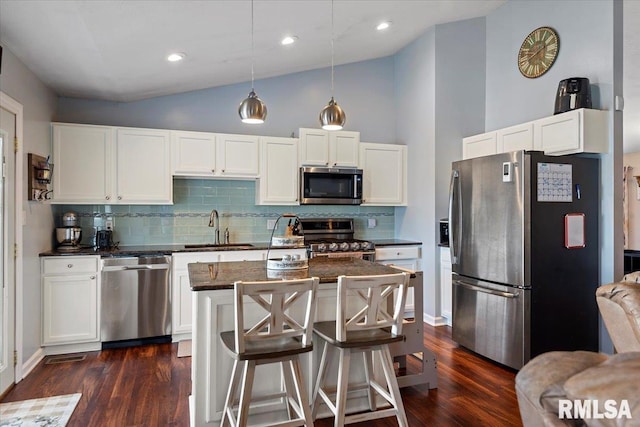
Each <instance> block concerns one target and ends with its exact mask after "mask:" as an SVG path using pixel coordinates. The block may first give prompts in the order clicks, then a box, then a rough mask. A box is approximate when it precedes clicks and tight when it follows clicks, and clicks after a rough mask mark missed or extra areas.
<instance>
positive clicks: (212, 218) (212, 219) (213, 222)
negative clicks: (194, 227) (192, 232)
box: [209, 209, 220, 245]
mask: <svg viewBox="0 0 640 427" xmlns="http://www.w3.org/2000/svg"><path fill="white" fill-rule="evenodd" d="M209 227H215V230H213V233H214V234H213V235H214V242H213V244H214V245H219V244H220V218H219V217H218V211H217V210H215V209H213V210H212V211H211V215H209Z"/></svg>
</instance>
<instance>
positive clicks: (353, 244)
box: [351, 242, 360, 251]
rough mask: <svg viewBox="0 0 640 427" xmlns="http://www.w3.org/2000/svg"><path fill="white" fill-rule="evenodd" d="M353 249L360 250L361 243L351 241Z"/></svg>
mask: <svg viewBox="0 0 640 427" xmlns="http://www.w3.org/2000/svg"><path fill="white" fill-rule="evenodd" d="M351 250H352V251H357V250H360V243H358V242H351Z"/></svg>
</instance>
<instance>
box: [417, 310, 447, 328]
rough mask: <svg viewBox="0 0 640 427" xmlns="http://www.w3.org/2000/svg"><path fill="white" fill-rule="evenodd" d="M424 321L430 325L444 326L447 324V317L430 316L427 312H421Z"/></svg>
mask: <svg viewBox="0 0 640 427" xmlns="http://www.w3.org/2000/svg"><path fill="white" fill-rule="evenodd" d="M422 316H423V319H424V323H427V324H429V325H431V326H444V325H446V324H447V319H446V318H444V317H442V316H431V315H429V314H427V313H423V314H422Z"/></svg>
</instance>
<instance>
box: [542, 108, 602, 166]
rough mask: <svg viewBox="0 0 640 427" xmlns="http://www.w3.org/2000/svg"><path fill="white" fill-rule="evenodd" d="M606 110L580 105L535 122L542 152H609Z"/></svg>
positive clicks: (554, 153) (552, 153)
mask: <svg viewBox="0 0 640 427" xmlns="http://www.w3.org/2000/svg"><path fill="white" fill-rule="evenodd" d="M608 124H609V117H608V112H607V111H600V110H592V109H586V108H581V109H579V110H573V111H567V112H566V113H562V114H557V115H555V116H551V117H546V118H544V119H540V120H536V121H535V122H534V126H535V127H534V139H535V144H536V146H538V147H540V149H541V150H543V151H544V152H545V154H551V155H564V154H576V153H606V152H607V151H609V126H608Z"/></svg>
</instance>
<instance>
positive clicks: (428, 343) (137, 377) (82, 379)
mask: <svg viewBox="0 0 640 427" xmlns="http://www.w3.org/2000/svg"><path fill="white" fill-rule="evenodd" d="M424 343H425V347H426V348H428V349H430V350H432V351H433V352H434V353H435V354H436V355H437V360H438V362H437V363H438V388H437V389H432V390H429V389H428V388H427V386H415V387H406V388H403V389H402V399H403V402H404V405H405V409H406V412H407V417H408V420H409V425H410V426H416V427H417V426H474V427H475V426H491V427H497V426H505V427H506V426H509V427H513V426H521V425H522V423H521V421H520V413H519V411H518V404H517V400H516V394H515V390H514V379H515V374H516V372H515V371H513V370H511V369H508V368H505V367H503V366H500V365H497V364H495V363H492V362H490V361H488V360H486V359H483V358H481V357H478V356H477V355H475V354H473V353H471V352H469V351H467V350H465V349H463V348H459V347H458V346H457V345H456V344H455V343H454V342H453V341H452V340H451V329H450V328H449V327H446V326H442V327H432V326H429V325H425V334H424ZM176 353H177V344H160V345H150V346H143V347H132V348H127V349H113V350H104V351H101V352H92V353H85V354H86V356H87V357H86V359H85V360H84V361H80V362H65V363H58V364H48V365H47V364H44V362H41V363H40V364H39V365H38V366H37V367H36V368H35V369H34V370H33V371H32V372H31V373H30V374H29V375H28V376H27V378H26V379H24V380H23V381H21V382H20V383H19V384H17V385H16V386H15V387H14V388H13V390H11V391H10V392H9V393H8V394H7V396H6V397H5V398H4V399H3V400H2V402H3V403H4V402H12V401H16V400H24V399H32V398H36V397H46V396H54V395H59V394H70V393H82V398H81V399H80V402H79V403H78V406H77V407H76V410H75V412H74V413H73V415H72V416H71V419H70V421H69V424H67V425H68V426H69V427H85V426H114V427H123V426H152V427H153V426H188V425H189V405H188V400H187V398H188V396H189V394H190V392H191V380H190V377H191V358H190V357H185V358H178V357H177V355H176ZM408 359H409V367H408V369H411V368H412V367H413V366H412V361H411V358H408ZM45 361H46V359H45ZM316 425H317V426H321V427H322V426H332V425H333V419H332V418H330V419H324V420H318V421H317V422H316ZM353 425H356V426H357V425H359V426H363V427H364V426H397V422H396V420H395V418H387V419H382V420H376V421H369V422H365V423H360V424H353Z"/></svg>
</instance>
